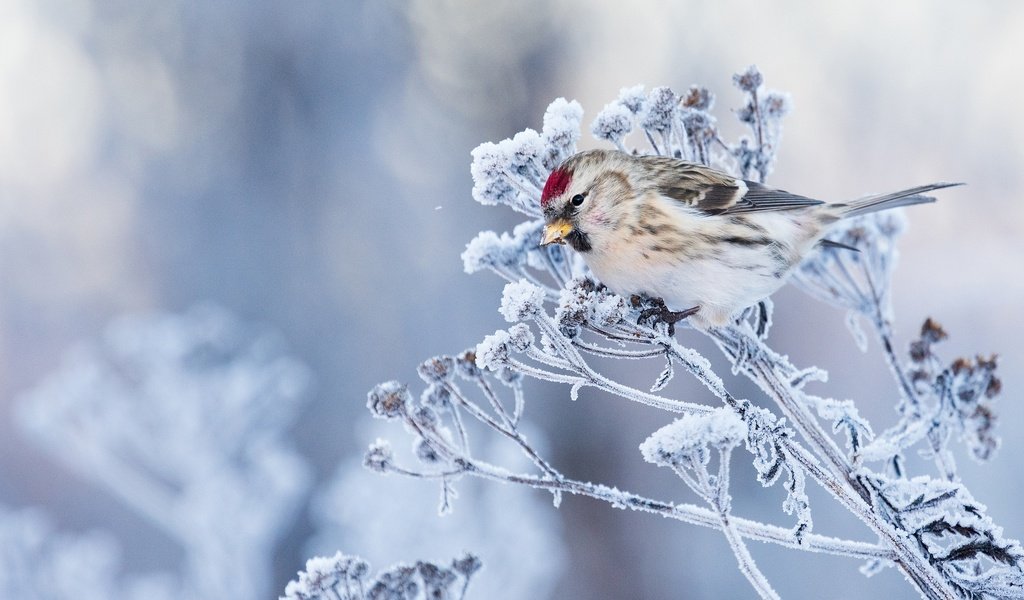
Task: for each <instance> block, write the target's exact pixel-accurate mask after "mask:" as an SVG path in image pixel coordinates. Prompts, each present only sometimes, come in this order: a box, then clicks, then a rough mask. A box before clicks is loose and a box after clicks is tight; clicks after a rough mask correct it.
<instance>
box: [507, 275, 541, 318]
mask: <svg viewBox="0 0 1024 600" xmlns="http://www.w3.org/2000/svg"><path fill="white" fill-rule="evenodd" d="M544 297H545V293H544V290H543V289H541V288H540V287H539V286H537V285H534V284H532V283H530V282H528V281H526V280H525V279H520V280H519V281H517V282H512V283H509V284H507V285H506V286H505V291H504V292H502V294H501V314H502V316H504V317H505V320H506V321H508V322H509V323H516V322H518V321H526V320H528V319H532V318H533V317H535V316H536V315H538V314H539V313H540V311H542V310H543V309H544Z"/></svg>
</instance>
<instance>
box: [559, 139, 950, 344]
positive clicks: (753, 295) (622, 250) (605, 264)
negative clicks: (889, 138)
mask: <svg viewBox="0 0 1024 600" xmlns="http://www.w3.org/2000/svg"><path fill="white" fill-rule="evenodd" d="M955 185H961V184H958V183H932V184H928V185H922V186H918V187H914V188H910V189H906V190H902V191H899V192H893V193H891V194H880V195H876V196H868V197H866V198H861V199H858V200H854V201H852V202H849V203H845V204H838V203H836V204H832V203H826V202H822V201H821V200H815V199H812V198H807V197H804V196H798V195H796V194H791V193H789V192H785V191H782V190H778V189H774V188H771V187H768V186H766V185H763V184H760V183H756V182H753V181H746V180H743V179H739V178H736V177H733V176H732V175H729V174H727V173H724V172H722V171H719V170H716V169H713V168H711V167H707V166H705V165H702V164H695V163H691V162H686V161H684V160H680V159H676V158H670V157H665V156H634V155H630V154H626V153H624V152H619V151H615V150H588V151H586V152H580V153H578V154H575V155H573V156H571V157H570V158H568V159H566V160H565V162H563V163H562V164H561V165H560V166H559V167H558V168H556V169H555V170H554V171H552V173H551V175H550V176H549V177H548V180H547V182H546V184H545V185H544V190H543V192H542V194H541V207H542V209H543V211H544V218H545V227H544V233H543V236H542V239H541V246H545V245H547V244H551V243H560V244H568V245H569V246H572V248H573V249H574V250H576V251H577V252H579V253H580V255H581V256H582V257H583V260H584V262H586V263H587V266H588V267H590V270H591V271H592V272H593V273H594V275H595V276H596V277H597V278H598V279H599V280H600V281H601V283H603V284H605V285H606V286H607V287H608V288H609V289H610V290H611V291H613V292H615V293H617V294H619V295H622V296H625V297H627V298H628V297H630V296H634V295H636V296H648V297H650V298H654V299H660V300H661V301H663V302H661V304H660V305H661V307H662V309H661V310H660V314H659V315H658V316H659V317H660V318H661V319H662V320H664V321H666V322H668V323H669V325H672V324H673V323H675V322H676V321H679V320H680V319H682V318H686V317H691V319H690V322H691V323H692V324H693V325H694V326H695V327H698V328H702V329H707V328H710V327H716V326H721V325H725V324H727V323H729V322H731V321H732V320H733V319H735V318H737V317H738V316H739V313H740V311H742V310H744V309H745V308H747V307H749V306H753V305H754V304H756V303H758V302H760V301H761V300H763V299H765V298H767V297H768V296H770V295H771V294H772V293H774V292H775V291H776V290H777V289H779V288H780V287H782V285H783V284H785V283H786V280H787V279H788V277H789V275H790V274H791V273H792V272H793V270H794V269H795V268H796V266H797V265H798V264H800V261H801V260H803V258H804V257H805V256H807V254H808V253H810V252H811V251H812V250H814V248H815V246H817V245H818V244H827V245H828V244H830V245H833V246H842V244H836V243H834V242H829V241H828V240H826V239H824V238H825V236H826V235H827V233H828V231H829V228H830V226H831V225H832V224H834V223H835V222H837V221H839V220H841V219H845V218H847V217H854V216H857V215H863V214H866V213H871V212H875V211H879V210H886V209H889V208H895V207H898V206H910V205H913V204H922V203H926V202H934V200H935V199H934V198H931V197H927V196H921V195H920V194H923V193H926V192H930V191H932V190H938V189H942V188H946V187H951V186H955ZM850 249H851V250H856V249H855V248H850Z"/></svg>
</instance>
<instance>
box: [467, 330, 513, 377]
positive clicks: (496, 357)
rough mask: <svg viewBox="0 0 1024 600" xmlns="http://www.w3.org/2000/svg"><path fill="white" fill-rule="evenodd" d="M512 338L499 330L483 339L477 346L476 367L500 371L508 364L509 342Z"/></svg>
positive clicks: (504, 331)
mask: <svg viewBox="0 0 1024 600" xmlns="http://www.w3.org/2000/svg"><path fill="white" fill-rule="evenodd" d="M511 340H512V336H510V335H509V334H508V331H506V330H504V329H499V330H497V331H495V332H494V333H493V334H492V335H489V336H487V337H485V338H484V339H483V341H482V342H480V343H479V344H477V346H476V366H478V367H480V368H481V369H491V370H498V369H500V368H501V367H503V366H505V365H506V364H507V363H508V358H509V356H508V355H509V342H510V341H511Z"/></svg>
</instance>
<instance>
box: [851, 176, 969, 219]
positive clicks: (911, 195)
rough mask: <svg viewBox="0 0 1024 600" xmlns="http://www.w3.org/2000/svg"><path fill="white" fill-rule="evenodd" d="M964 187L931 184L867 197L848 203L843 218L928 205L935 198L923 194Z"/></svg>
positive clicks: (953, 184)
mask: <svg viewBox="0 0 1024 600" xmlns="http://www.w3.org/2000/svg"><path fill="white" fill-rule="evenodd" d="M958 185H963V184H962V183H929V184H927V185H919V186H917V187H912V188H909V189H906V190H901V191H899V192H892V193H890V194H876V195H874V196H865V197H864V198H858V199H857V200H854V201H853V202H847V203H845V204H844V205H843V209H842V213H841V214H842V216H843V217H856V216H858V215H866V214H867V213H873V212H877V211H880V210H888V209H890V208H896V207H898V206H913V205H914V204H927V203H929V202H935V198H933V197H931V196H924V195H923V194H925V193H927V192H931V191H934V190H941V189H943V188H948V187H954V186H958Z"/></svg>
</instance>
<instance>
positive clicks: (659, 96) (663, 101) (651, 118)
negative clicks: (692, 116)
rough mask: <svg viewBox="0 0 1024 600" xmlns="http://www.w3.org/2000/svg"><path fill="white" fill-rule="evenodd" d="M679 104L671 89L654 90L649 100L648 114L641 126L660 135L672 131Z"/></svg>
mask: <svg viewBox="0 0 1024 600" xmlns="http://www.w3.org/2000/svg"><path fill="white" fill-rule="evenodd" d="M678 102H679V99H678V98H677V97H676V95H675V93H674V92H673V91H672V90H671V89H670V88H668V87H656V88H654V89H653V90H651V93H650V96H649V99H648V105H647V112H646V113H645V114H644V117H643V120H642V121H641V123H640V124H641V125H642V126H643V128H644V129H648V130H650V131H656V132H658V133H666V132H668V131H670V130H671V129H672V121H673V120H674V119H675V111H676V106H677V105H678Z"/></svg>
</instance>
